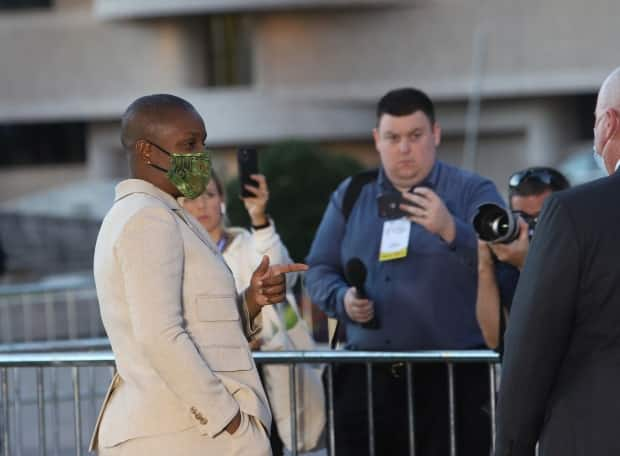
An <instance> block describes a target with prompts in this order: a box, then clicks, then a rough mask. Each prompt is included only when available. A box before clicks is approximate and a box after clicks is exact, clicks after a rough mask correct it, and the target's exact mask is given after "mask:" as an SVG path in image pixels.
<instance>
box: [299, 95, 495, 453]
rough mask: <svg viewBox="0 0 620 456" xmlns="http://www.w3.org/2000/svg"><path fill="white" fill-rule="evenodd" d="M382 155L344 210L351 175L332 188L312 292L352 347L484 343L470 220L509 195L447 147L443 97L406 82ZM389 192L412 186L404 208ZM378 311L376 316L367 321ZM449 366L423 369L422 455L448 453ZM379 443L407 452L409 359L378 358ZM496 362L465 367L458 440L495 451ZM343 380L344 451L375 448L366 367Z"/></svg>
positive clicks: (382, 140)
mask: <svg viewBox="0 0 620 456" xmlns="http://www.w3.org/2000/svg"><path fill="white" fill-rule="evenodd" d="M373 135H374V140H375V146H376V149H377V151H378V152H379V156H380V158H381V165H382V166H381V167H380V169H379V171H378V175H377V178H376V179H374V180H371V181H370V182H368V183H367V184H366V185H362V186H361V187H360V188H359V194H357V195H355V201H354V204H353V206H352V207H351V208H350V213H349V209H348V208H347V209H346V212H347V214H346V215H345V214H344V213H343V203H344V199H349V201H350V199H351V198H350V195H349V196H345V195H346V194H347V189H348V188H349V185H350V184H351V180H352V179H351V178H349V179H347V180H345V181H344V182H343V183H342V184H341V185H340V186H339V187H338V189H337V190H336V191H335V192H334V193H333V195H332V197H331V200H330V202H329V205H328V207H327V210H326V212H325V214H324V216H323V220H322V222H321V225H320V227H319V229H318V231H317V234H316V237H315V239H314V242H313V244H312V248H311V251H310V254H309V256H308V263H309V265H310V270H309V271H308V273H307V275H306V280H307V287H308V290H309V292H310V296H311V298H312V300H313V302H315V303H317V304H318V305H319V306H321V308H322V309H323V310H324V311H325V312H326V313H327V314H328V315H329V316H330V317H333V318H337V319H338V320H339V322H340V324H341V325H342V326H344V329H345V332H346V339H345V348H346V349H349V350H440V349H474V348H481V347H483V346H484V341H483V338H482V335H481V333H480V329H479V327H478V324H477V321H476V313H475V303H476V287H477V237H476V233H475V231H474V229H473V227H472V225H471V222H472V220H473V217H474V216H475V215H476V213H477V210H478V208H479V207H480V206H481V205H482V204H485V203H495V204H500V205H503V202H502V199H501V197H500V195H499V194H498V192H497V189H496V188H495V186H494V184H493V183H492V182H491V181H489V180H488V179H485V178H482V177H480V176H478V175H475V174H472V173H469V172H466V171H463V170H461V169H458V168H456V167H454V166H451V165H448V164H446V163H443V162H441V161H439V160H437V158H436V147H437V146H438V145H439V143H440V139H441V128H440V126H439V123H438V122H436V121H435V114H434V107H433V103H432V101H431V100H430V99H429V98H428V96H426V94H424V93H423V92H421V91H419V90H416V89H412V88H404V89H397V90H393V91H391V92H389V93H387V94H386V95H385V96H384V97H383V98H382V99H381V100H380V101H379V104H378V107H377V126H376V128H375V129H374V131H373ZM380 194H397V195H402V198H403V202H402V204H400V205H399V208H400V209H401V211H402V212H403V217H401V218H399V219H396V220H389V219H386V218H382V217H380V215H379V212H378V208H377V197H378V196H379V195H380ZM354 257H357V258H359V259H361V260H362V262H363V263H364V265H365V266H366V269H367V278H366V281H365V291H366V293H367V295H368V299H361V298H359V297H358V294H357V291H359V290H356V289H355V288H354V287H352V286H350V284H348V283H347V281H346V280H345V276H344V269H345V265H346V264H347V262H348V261H349V260H350V259H351V258H354ZM371 321H374V322H376V323H377V324H376V325H374V326H372V325H368V323H369V322H371ZM446 371H447V370H446V367H445V365H424V366H422V365H420V366H416V367H415V368H414V391H415V393H414V394H415V427H416V432H415V435H416V449H417V453H416V454H421V455H444V454H445V455H448V454H449V444H450V439H449V413H448V411H449V406H448V380H447V374H446ZM373 373H374V376H373V386H374V387H373V391H374V398H375V402H374V404H375V407H374V410H373V413H374V420H375V439H376V454H379V455H388V454H390V455H391V454H394V455H401V454H407V453H408V451H409V448H408V433H407V401H406V397H407V396H406V376H405V374H404V369H403V366H401V365H377V366H375V367H374V368H373ZM488 377H489V375H488V370H487V369H486V367H485V366H481V365H461V366H456V367H455V397H456V425H457V429H456V431H457V433H456V438H457V449H458V452H459V454H464V455H485V454H488V452H489V448H490V421H489V417H488V415H487V414H485V412H484V411H483V410H482V408H481V407H482V405H483V404H484V403H485V402H486V401H488V397H489V382H488ZM334 381H335V401H336V403H335V407H336V410H335V425H336V449H337V453H338V455H339V456H342V455H356V456H358V455H364V454H368V438H367V435H368V427H367V410H366V382H365V370H364V367H363V366H358V365H348V364H344V365H341V366H339V367H338V369H337V371H336V375H335V378H334Z"/></svg>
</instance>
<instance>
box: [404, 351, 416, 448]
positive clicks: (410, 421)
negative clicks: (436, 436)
mask: <svg viewBox="0 0 620 456" xmlns="http://www.w3.org/2000/svg"><path fill="white" fill-rule="evenodd" d="M406 366H407V417H408V423H407V424H408V431H409V455H410V456H415V416H414V414H413V410H414V409H413V394H414V391H413V372H412V369H411V363H407V365H406Z"/></svg>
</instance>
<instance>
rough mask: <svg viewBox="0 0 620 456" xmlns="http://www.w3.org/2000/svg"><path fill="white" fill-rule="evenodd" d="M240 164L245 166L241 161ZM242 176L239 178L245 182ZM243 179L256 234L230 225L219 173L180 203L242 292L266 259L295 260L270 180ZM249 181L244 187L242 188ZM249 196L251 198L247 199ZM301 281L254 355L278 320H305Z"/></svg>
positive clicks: (267, 321)
mask: <svg viewBox="0 0 620 456" xmlns="http://www.w3.org/2000/svg"><path fill="white" fill-rule="evenodd" d="M241 163H243V161H241V160H240V164H241ZM242 174H243V173H240V177H242ZM240 180H241V182H242V185H243V192H242V193H241V195H240V196H241V197H242V200H243V204H244V206H245V208H246V210H247V212H248V215H249V217H250V221H251V224H252V230H251V231H248V230H246V229H244V228H241V227H232V226H226V204H225V201H226V198H225V195H224V187H223V185H222V182H221V180H220V178H219V176H218V175H217V174H215V173H212V174H211V180H210V181H209V184H208V185H207V188H206V190H205V192H204V193H202V194H201V195H200V196H199V197H198V198H195V199H193V200H192V199H187V198H183V197H181V198H179V202H180V204H181V205H182V206H183V207H184V208H185V209H186V210H187V212H189V213H190V214H191V215H193V216H194V217H195V218H196V219H197V220H198V221H199V222H200V224H201V225H202V226H203V227H204V229H205V230H206V231H207V232H208V233H209V236H211V239H213V242H215V244H216V245H217V248H218V250H219V251H220V252H221V254H222V255H223V257H224V259H225V260H226V263H227V264H228V266H229V267H230V269H231V271H232V273H233V275H234V277H235V283H236V286H237V289H239V290H243V289H245V288H246V287H247V286H248V284H249V281H250V279H251V277H252V272H253V271H254V269H255V268H256V266H257V265H258V264H259V263H260V260H261V258H262V257H263V256H264V255H267V256H269V259H270V260H271V262H273V263H278V264H288V263H292V260H291V257H290V255H289V253H288V250H287V248H286V246H285V245H284V243H283V242H282V240H281V239H280V236H279V235H278V232H277V231H276V227H275V224H274V222H273V220H272V219H271V218H270V217H269V215H268V214H267V203H268V201H269V188H268V186H267V179H266V178H265V176H264V175H262V174H253V173H247V175H246V177H245V178H242V179H240ZM244 181H245V182H246V183H245V184H243V182H244ZM251 183H254V184H255V185H252V184H251ZM244 194H246V195H248V196H247V197H243V195H244ZM297 279H298V276H297V275H296V274H288V276H287V281H286V287H287V292H286V301H285V302H283V303H280V304H277V305H276V306H274V307H269V308H264V309H263V312H262V314H263V328H262V330H261V332H260V333H259V334H258V336H257V338H256V339H255V340H254V341H253V342H252V343H251V345H250V346H251V348H252V349H253V350H257V349H259V348H260V346H261V344H262V343H264V342H266V341H269V340H271V339H272V337H273V336H274V335H275V333H276V329H275V328H277V327H278V319H281V320H282V319H286V321H287V324H288V325H293V324H294V322H293V321H292V320H295V321H301V316H300V314H299V309H298V308H297V303H296V300H295V296H294V294H293V292H292V289H293V287H294V286H295V283H296V281H297ZM281 320H280V321H281ZM276 418H279V416H276ZM275 431H276V432H273V430H272V438H271V444H272V448H273V451H274V455H276V456H277V455H280V454H282V442H281V441H280V439H279V436H278V434H277V429H275ZM317 454H322V453H317Z"/></svg>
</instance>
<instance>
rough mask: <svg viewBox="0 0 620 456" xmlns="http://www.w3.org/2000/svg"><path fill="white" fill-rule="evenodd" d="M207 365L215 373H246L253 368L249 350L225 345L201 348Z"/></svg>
mask: <svg viewBox="0 0 620 456" xmlns="http://www.w3.org/2000/svg"><path fill="white" fill-rule="evenodd" d="M200 351H201V352H202V354H203V355H204V357H205V359H206V361H207V364H208V365H209V367H210V368H211V370H214V371H216V372H233V371H247V370H251V369H252V368H253V365H252V361H251V359H250V357H251V354H250V350H249V349H248V348H246V347H232V346H225V345H208V346H204V345H203V346H201V347H200Z"/></svg>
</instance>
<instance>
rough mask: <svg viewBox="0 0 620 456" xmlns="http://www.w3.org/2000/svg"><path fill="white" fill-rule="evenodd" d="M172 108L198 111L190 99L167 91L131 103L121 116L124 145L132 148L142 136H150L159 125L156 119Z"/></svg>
mask: <svg viewBox="0 0 620 456" xmlns="http://www.w3.org/2000/svg"><path fill="white" fill-rule="evenodd" d="M171 109H183V110H187V111H193V112H197V111H196V108H194V106H192V104H191V103H190V102H189V101H187V100H184V99H183V98H181V97H177V96H176V95H170V94H166V93H157V94H153V95H146V96H143V97H140V98H138V99H137V100H135V101H134V102H133V103H131V104H130V105H129V107H128V108H127V110H126V111H125V114H123V117H122V118H121V143H122V145H123V147H124V148H125V149H130V148H131V147H133V144H134V143H135V141H137V140H138V139H140V138H141V137H149V136H150V133H151V131H150V130H152V129H153V128H156V126H157V125H156V119H157V118H159V117H161V116H162V115H163V114H164V113H165V112H167V111H169V110H171Z"/></svg>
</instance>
